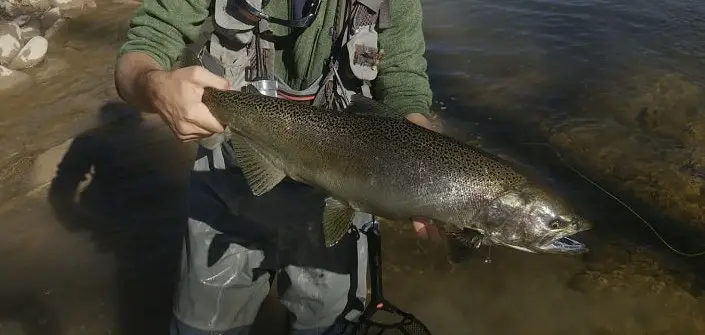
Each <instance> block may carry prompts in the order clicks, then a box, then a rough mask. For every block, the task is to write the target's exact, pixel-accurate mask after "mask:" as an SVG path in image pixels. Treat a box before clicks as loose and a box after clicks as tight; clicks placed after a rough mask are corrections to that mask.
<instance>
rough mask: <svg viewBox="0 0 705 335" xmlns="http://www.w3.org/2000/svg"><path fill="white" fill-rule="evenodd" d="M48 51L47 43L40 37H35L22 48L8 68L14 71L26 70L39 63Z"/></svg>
mask: <svg viewBox="0 0 705 335" xmlns="http://www.w3.org/2000/svg"><path fill="white" fill-rule="evenodd" d="M48 49H49V41H47V39H46V38H44V37H42V36H35V37H33V38H32V39H30V40H29V41H27V44H25V45H24V47H22V49H21V50H20V52H19V53H17V56H15V58H14V59H13V60H12V62H10V65H9V66H8V67H9V68H11V69H14V70H21V69H28V68H31V67H34V66H37V64H39V63H41V62H42V61H43V60H44V57H46V54H47V51H48Z"/></svg>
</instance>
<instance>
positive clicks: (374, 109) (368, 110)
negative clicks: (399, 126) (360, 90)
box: [345, 94, 402, 118]
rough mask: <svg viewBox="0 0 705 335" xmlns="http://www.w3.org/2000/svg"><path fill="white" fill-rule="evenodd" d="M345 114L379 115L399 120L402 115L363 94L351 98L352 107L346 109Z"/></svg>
mask: <svg viewBox="0 0 705 335" xmlns="http://www.w3.org/2000/svg"><path fill="white" fill-rule="evenodd" d="M345 112H348V113H352V114H367V115H377V116H384V117H391V118H399V117H401V116H402V113H399V112H397V111H395V110H394V109H392V108H391V107H389V106H387V105H385V104H383V103H381V102H379V101H375V100H372V99H370V98H368V97H365V96H364V95H361V94H355V95H353V96H352V97H351V98H350V106H348V108H346V109H345Z"/></svg>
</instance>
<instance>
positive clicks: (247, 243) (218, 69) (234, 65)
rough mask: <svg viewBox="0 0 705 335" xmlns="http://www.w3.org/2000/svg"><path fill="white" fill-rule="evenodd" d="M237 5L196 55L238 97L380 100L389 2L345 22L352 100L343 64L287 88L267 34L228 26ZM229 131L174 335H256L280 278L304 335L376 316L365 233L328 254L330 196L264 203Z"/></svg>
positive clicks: (220, 137) (357, 6) (187, 258)
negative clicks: (324, 221) (368, 304)
mask: <svg viewBox="0 0 705 335" xmlns="http://www.w3.org/2000/svg"><path fill="white" fill-rule="evenodd" d="M324 1H325V0H324ZM258 2H259V1H258V0H250V3H251V4H255V3H258ZM346 3H347V5H346ZM259 4H260V5H261V2H259ZM227 5H228V2H227V0H215V7H216V8H215V15H214V16H213V18H212V20H208V21H207V23H206V24H205V25H204V33H203V34H201V38H200V39H199V41H197V42H196V43H194V45H193V46H191V47H193V48H195V49H194V51H195V52H197V54H198V55H199V56H200V57H201V60H202V62H203V64H204V66H206V67H207V68H208V69H209V70H211V71H212V72H214V73H216V74H219V75H221V76H223V77H225V78H226V79H228V80H230V81H231V82H232V83H233V87H232V89H236V90H239V89H243V88H245V87H247V86H248V85H249V86H251V87H253V88H254V89H256V90H258V91H259V92H260V93H262V94H266V95H271V96H279V97H282V96H283V97H286V98H290V99H296V98H301V97H309V98H310V100H312V103H313V104H315V105H324V106H327V107H330V108H336V109H342V108H345V107H346V106H347V103H348V102H349V98H350V95H351V94H352V93H353V92H356V93H361V94H364V95H367V96H370V95H371V94H370V88H369V87H370V82H371V81H372V80H373V79H374V78H375V77H376V75H377V69H376V62H377V61H378V53H377V35H376V31H375V28H376V27H380V28H382V27H383V26H387V25H388V24H389V17H388V16H389V15H388V6H386V5H385V4H384V3H383V2H382V1H381V0H364V1H354V2H352V5H351V4H350V3H348V2H347V1H340V6H339V7H340V8H339V14H338V17H346V16H343V15H341V13H345V12H348V13H353V14H352V15H350V16H349V17H350V19H349V20H348V24H347V25H346V24H345V23H346V22H339V23H338V24H337V29H338V31H339V32H340V35H339V36H341V37H339V38H337V41H336V43H337V45H338V46H339V48H340V49H342V48H346V49H347V51H348V54H349V55H350V56H349V57H343V58H345V59H344V61H345V62H346V63H349V69H350V70H351V72H352V73H353V74H354V75H355V77H356V78H357V79H358V81H359V82H360V83H361V85H359V86H358V87H357V88H353V89H352V90H350V89H348V88H347V87H345V85H344V84H343V82H342V80H341V78H340V76H339V74H338V66H339V64H340V62H341V61H343V60H340V59H331V62H330V71H329V72H328V73H327V74H325V75H322V76H321V79H320V80H319V81H317V82H316V83H315V84H314V85H313V86H312V87H310V88H308V89H306V90H303V91H295V90H292V89H291V88H289V87H288V86H287V85H286V84H285V83H283V82H281V81H279V80H277V78H276V77H275V76H273V75H272V73H273V71H271V69H272V64H273V55H274V52H273V50H274V47H273V45H271V43H269V42H267V41H265V40H262V39H259V37H258V35H259V34H261V33H264V32H266V30H267V25H266V22H264V21H261V22H260V24H258V25H257V26H253V25H248V24H246V23H243V22H241V21H239V20H237V19H235V18H234V17H232V16H230V15H228V14H227V11H226V10H225V8H226V7H227ZM209 25H210V26H211V27H209ZM209 28H212V29H210V30H209ZM253 28H254V29H253ZM233 32H235V33H233ZM335 36H338V35H337V34H334V38H335ZM253 40H254V42H253ZM206 45H207V47H204V46H206ZM206 50H207V51H206ZM380 54H381V52H380ZM226 64H227V65H226ZM310 100H309V101H310ZM228 131H229V130H228V129H226V132H225V133H223V134H217V135H214V136H212V137H211V138H208V139H206V140H203V141H201V142H200V145H199V147H198V154H197V159H196V162H195V164H194V166H193V169H192V172H191V176H190V185H189V204H188V206H189V213H190V214H189V219H188V232H187V234H186V238H185V243H184V249H183V256H182V264H181V271H180V280H179V283H178V286H177V292H176V296H175V306H174V316H175V318H174V322H173V324H172V329H171V334H172V335H197V334H199V335H200V334H227V335H234V334H248V333H249V330H250V328H251V325H252V323H253V322H254V320H255V317H256V315H257V313H258V311H259V308H260V305H261V304H262V302H263V300H264V299H265V297H266V296H267V295H268V294H269V290H270V286H271V283H272V279H273V275H275V274H278V275H279V276H278V277H277V291H278V293H279V297H280V301H281V302H282V304H283V305H284V306H285V307H286V308H287V309H288V311H289V312H290V316H291V320H292V325H291V326H292V334H324V333H326V334H337V332H326V331H327V330H328V331H330V330H332V329H333V328H337V327H338V326H335V325H340V326H341V327H340V328H342V325H344V324H345V322H346V320H348V321H350V320H355V319H356V318H357V317H358V316H359V315H360V314H361V312H362V310H363V308H364V304H365V296H366V278H367V241H366V237H365V235H364V234H356V233H354V232H356V230H354V229H353V230H352V232H353V233H351V234H350V235H349V238H347V239H346V240H344V241H342V242H341V243H339V244H337V245H336V246H335V247H332V248H325V247H323V243H322V237H321V234H322V233H321V229H322V228H321V225H320V220H321V217H322V208H323V199H324V197H325V195H323V194H319V193H317V192H316V191H315V190H313V189H311V188H309V187H307V186H305V185H301V184H295V183H282V184H280V185H278V186H277V187H276V188H275V189H273V190H272V191H270V192H268V193H267V194H265V195H262V196H260V197H254V196H253V195H252V194H251V192H250V190H249V188H248V186H247V184H246V182H245V181H244V177H243V176H242V175H241V173H240V171H239V169H238V168H237V164H236V162H235V158H234V155H233V149H232V146H231V144H230V142H229V141H228V138H229V136H228ZM370 220H371V216H370V215H369V214H364V213H358V214H357V216H356V217H355V222H354V225H355V226H356V227H357V228H360V227H361V226H362V225H363V224H365V223H367V222H369V221H370Z"/></svg>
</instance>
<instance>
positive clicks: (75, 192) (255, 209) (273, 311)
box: [49, 103, 353, 335]
mask: <svg viewBox="0 0 705 335" xmlns="http://www.w3.org/2000/svg"><path fill="white" fill-rule="evenodd" d="M116 114H117V115H122V117H121V118H120V119H119V121H116V122H113V123H111V124H109V125H107V126H104V127H101V128H98V129H94V130H90V131H88V132H85V133H83V134H81V135H79V136H78V137H76V138H75V139H74V140H73V143H72V144H71V146H70V148H69V150H68V151H67V152H66V154H65V156H64V157H63V160H62V161H61V163H60V164H59V167H58V172H57V175H56V177H55V178H54V180H53V181H52V183H51V186H50V189H49V202H50V204H51V206H52V208H53V209H54V211H55V213H56V216H57V217H58V218H59V220H60V222H61V223H62V224H63V226H64V227H65V228H66V229H67V230H69V231H71V232H77V233H78V232H89V233H90V235H91V236H92V239H93V241H94V243H95V245H96V246H97V249H98V250H99V251H100V252H103V253H105V252H111V253H113V254H114V257H115V261H116V265H115V266H116V276H117V278H116V281H115V282H116V285H117V287H116V290H117V292H116V294H117V297H118V301H116V304H117V311H118V312H117V313H118V315H117V320H116V322H117V324H118V325H117V327H118V329H119V334H130V335H133V334H135V335H138V334H166V333H167V327H168V323H169V320H170V317H171V307H172V297H173V291H174V288H175V279H176V278H177V277H176V275H177V271H178V268H179V267H178V264H179V259H180V255H181V251H182V239H183V236H184V233H185V229H186V217H187V198H186V190H187V180H188V175H189V171H190V166H191V164H192V162H193V159H194V158H196V157H195V156H197V155H198V154H197V153H195V152H194V150H192V149H193V147H192V146H190V145H181V144H180V143H178V142H177V141H176V140H175V139H174V138H173V136H172V135H171V133H170V132H169V131H168V129H167V128H166V127H164V126H163V125H162V124H161V122H159V121H156V120H148V119H146V118H145V117H143V116H141V115H140V114H138V113H137V112H135V111H134V110H133V109H131V108H130V107H128V106H126V105H125V104H122V103H108V104H106V105H104V106H103V108H102V109H101V110H100V116H101V117H113V118H114V116H115V115H116ZM194 154H195V155H194ZM218 173H222V174H227V175H228V176H226V177H228V178H229V179H228V180H227V181H228V183H227V184H228V185H221V186H223V187H225V188H226V189H227V192H229V193H231V194H232V195H233V197H232V202H228V203H221V204H220V205H221V206H220V207H219V206H218V205H215V206H216V207H219V208H214V207H213V206H211V207H208V206H203V207H200V206H199V208H195V209H194V212H193V215H194V217H196V218H197V219H204V218H206V217H212V216H213V213H229V214H234V215H235V216H236V217H237V219H236V220H237V221H236V222H233V221H230V220H227V219H226V220H224V221H222V222H215V224H216V227H218V229H219V230H221V231H222V232H225V233H227V232H237V233H238V234H239V235H240V236H242V235H243V234H248V235H249V239H250V240H251V241H253V243H252V244H251V245H250V246H248V248H255V249H261V250H264V252H265V260H264V262H263V265H262V269H261V270H262V271H266V272H270V273H271V271H272V270H273V269H276V268H282V267H284V266H286V265H290V264H294V265H297V266H306V267H312V268H319V269H327V270H330V271H333V272H336V273H347V272H348V271H351V268H352V267H353V264H352V263H348V262H346V260H345V259H343V258H341V257H340V255H339V254H336V253H337V252H345V250H349V249H346V248H349V247H350V246H351V245H350V244H346V243H340V244H338V245H337V246H336V247H335V248H331V249H325V248H324V247H323V246H322V244H321V243H320V242H321V241H322V234H321V227H320V221H321V215H322V214H321V213H322V206H323V201H322V200H323V195H322V194H321V193H319V192H316V191H314V190H313V189H311V188H310V187H308V186H305V185H302V184H298V183H294V182H283V183H281V184H280V185H278V186H277V188H275V189H274V190H272V191H271V192H268V193H266V194H265V195H262V196H260V197H255V196H253V195H252V194H251V193H250V191H249V187H248V186H247V184H246V181H245V179H244V177H243V176H242V174H241V173H240V172H239V170H235V171H219V172H218ZM211 177H213V175H211ZM218 177H221V176H216V177H214V178H218ZM194 187H198V186H194ZM207 191H208V190H206V192H207ZM202 194H205V193H202ZM223 211H225V212H223ZM226 217H228V218H231V217H229V216H226ZM269 240H271V241H273V243H267V242H265V241H269ZM214 244H215V243H214ZM226 247H227V245H226ZM324 250H329V251H327V252H323V251H324ZM277 278H278V280H277V290H272V292H273V293H274V294H270V296H269V297H268V299H267V300H265V302H264V304H263V305H262V308H261V309H260V314H259V315H258V321H256V325H255V330H254V331H255V333H262V334H275V333H278V332H279V331H281V330H282V329H283V327H284V325H285V320H286V315H285V314H286V313H285V312H284V310H283V307H282V306H281V305H280V304H279V302H278V301H276V299H274V297H275V295H276V293H279V294H281V293H282V292H283V291H284V290H286V289H287V287H288V285H289V284H290V281H289V280H285V279H284V278H285V277H281V276H279V277H277Z"/></svg>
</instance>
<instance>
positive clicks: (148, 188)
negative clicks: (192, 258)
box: [49, 103, 186, 334]
mask: <svg viewBox="0 0 705 335" xmlns="http://www.w3.org/2000/svg"><path fill="white" fill-rule="evenodd" d="M115 114H121V115H123V116H124V117H123V118H122V119H121V120H120V121H117V122H114V123H112V124H110V125H108V126H105V127H102V128H97V129H94V130H91V131H88V132H85V133H83V134H81V135H79V136H77V137H76V138H75V139H74V140H73V142H72V144H71V146H70V148H69V150H68V151H67V152H66V154H65V156H64V157H63V160H62V161H61V163H60V164H59V166H58V171H57V175H56V177H55V178H54V179H53V181H52V183H51V186H50V190H49V203H50V204H51V206H52V208H53V209H54V211H55V213H56V215H57V217H58V219H59V221H60V222H61V223H62V224H63V225H64V227H65V228H66V229H67V230H69V231H72V232H82V231H88V232H90V234H91V236H92V239H93V240H94V242H95V244H96V246H97V249H98V250H99V251H100V252H112V253H114V256H115V260H116V263H115V264H116V271H115V272H116V274H117V278H116V280H115V283H116V285H117V286H118V287H117V297H118V299H119V301H118V302H117V304H118V306H117V310H118V314H119V315H118V318H117V323H119V324H118V327H119V328H120V333H121V334H163V333H165V329H166V328H165V327H166V325H168V321H169V318H170V303H171V297H172V293H173V288H174V278H175V274H176V270H177V264H178V256H179V255H180V252H181V238H182V235H183V230H184V229H185V215H186V213H185V211H184V209H185V206H184V205H185V199H184V188H183V184H184V180H185V179H184V178H185V172H186V170H185V169H184V163H183V160H184V159H185V153H184V152H185V150H183V149H182V148H180V147H179V146H178V145H177V144H176V143H170V142H169V141H164V140H161V139H159V138H158V137H157V136H155V132H158V129H155V127H153V126H152V127H150V126H148V125H147V123H146V122H145V120H143V119H142V118H141V117H140V115H138V114H137V113H136V112H133V111H132V110H131V109H130V108H129V107H128V106H126V105H124V104H121V103H108V104H106V105H105V106H103V107H102V109H101V110H100V114H99V115H100V117H110V116H113V115H115ZM175 171H176V172H175Z"/></svg>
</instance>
